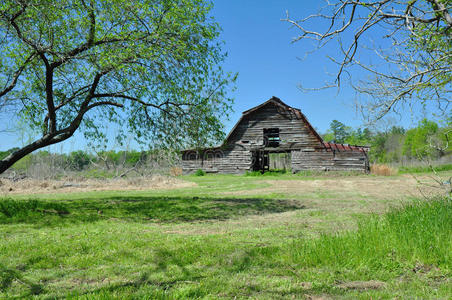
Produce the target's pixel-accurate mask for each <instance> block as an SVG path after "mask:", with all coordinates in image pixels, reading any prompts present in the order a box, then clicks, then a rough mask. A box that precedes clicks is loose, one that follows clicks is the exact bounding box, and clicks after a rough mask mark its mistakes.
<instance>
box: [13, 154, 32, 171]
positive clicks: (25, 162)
mask: <svg viewBox="0 0 452 300" xmlns="http://www.w3.org/2000/svg"><path fill="white" fill-rule="evenodd" d="M31 165H32V156H31V155H27V156H25V157H24V158H22V159H20V160H19V161H17V162H16V163H15V164H14V165H13V166H12V168H13V169H14V170H16V171H20V172H24V171H26V170H27V169H28V168H30V166H31Z"/></svg>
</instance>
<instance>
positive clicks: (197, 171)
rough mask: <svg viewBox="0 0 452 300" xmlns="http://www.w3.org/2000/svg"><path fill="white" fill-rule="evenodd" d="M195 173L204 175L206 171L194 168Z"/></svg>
mask: <svg viewBox="0 0 452 300" xmlns="http://www.w3.org/2000/svg"><path fill="white" fill-rule="evenodd" d="M195 175H196V176H204V175H206V172H204V171H203V170H202V169H198V170H196V172H195Z"/></svg>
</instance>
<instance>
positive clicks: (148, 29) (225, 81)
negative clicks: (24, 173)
mask: <svg viewBox="0 0 452 300" xmlns="http://www.w3.org/2000/svg"><path fill="white" fill-rule="evenodd" d="M210 8H211V5H210V4H209V3H208V2H207V1H206V2H204V1H202V0H181V1H178V2H177V3H174V2H173V1H166V0H140V1H138V0H132V1H130V0H75V1H71V2H70V3H66V2H65V1H61V2H60V1H50V2H49V1H44V0H6V1H3V2H2V3H1V4H0V41H1V43H0V53H1V56H0V103H1V106H0V113H1V112H2V111H1V110H2V108H4V107H6V106H8V108H9V111H8V114H10V117H11V119H14V118H17V119H19V118H20V119H23V120H25V121H26V122H27V123H28V124H29V125H30V126H31V127H32V128H33V129H35V130H36V129H37V130H39V131H40V132H41V136H40V137H39V138H37V139H36V140H35V141H34V142H32V143H30V144H29V145H26V146H24V147H22V148H21V149H19V150H17V151H15V152H13V153H11V154H10V155H9V156H8V157H6V158H5V159H3V160H1V161H0V173H2V172H4V171H5V170H7V169H8V168H9V167H11V166H12V165H13V164H14V163H15V162H16V161H18V160H19V159H21V158H22V157H24V156H25V155H27V154H29V153H31V152H32V151H35V150H37V149H40V148H43V147H45V146H49V145H52V144H55V143H59V142H61V141H64V140H66V139H68V138H70V137H71V136H72V135H73V134H74V132H76V131H77V130H83V132H84V133H85V136H87V137H91V138H94V139H103V138H105V134H103V133H102V131H101V130H100V129H102V128H107V127H108V126H111V124H113V123H117V124H118V126H119V127H120V129H121V132H122V135H127V134H131V133H133V134H135V136H136V139H137V141H138V142H142V143H144V142H149V141H153V142H154V144H158V145H161V146H172V147H177V146H181V145H187V144H189V143H193V139H194V138H198V137H199V136H200V135H201V136H204V137H205V139H204V142H207V143H212V142H216V141H218V140H219V139H221V138H222V136H223V131H222V129H223V127H222V125H221V122H220V119H221V118H223V117H224V116H225V115H226V116H227V114H228V112H229V111H230V109H231V102H232V99H230V98H228V97H227V95H226V93H227V90H228V85H229V84H230V83H231V82H233V81H234V80H235V77H233V76H231V75H230V74H225V73H224V72H223V71H222V69H221V67H220V63H221V62H222V61H223V59H224V57H225V54H224V53H223V52H222V51H221V49H220V44H219V43H218V42H217V41H216V39H217V38H218V35H219V27H218V25H217V24H216V23H215V22H213V21H212V20H211V19H210V18H209V17H208V13H209V10H210ZM11 109H12V110H11ZM3 113H5V112H3ZM193 124H196V126H198V127H197V128H192V126H193ZM123 128H124V130H123ZM182 132H185V133H186V134H181V133H182ZM195 133H196V134H195ZM120 137H121V136H120Z"/></svg>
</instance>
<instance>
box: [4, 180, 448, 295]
mask: <svg viewBox="0 0 452 300" xmlns="http://www.w3.org/2000/svg"><path fill="white" fill-rule="evenodd" d="M398 178H399V177H390V178H378V177H372V176H365V175H359V176H349V177H347V178H346V181H342V182H340V183H338V186H337V187H331V188H325V187H324V186H325V185H324V186H322V188H318V186H320V184H322V182H325V181H327V180H330V181H331V182H334V181H332V180H334V178H333V179H332V178H325V177H321V178H317V177H302V176H294V175H281V176H276V175H275V176H260V177H259V176H225V175H224V176H221V175H208V176H203V177H195V176H190V177H184V178H183V180H189V181H193V182H195V183H196V184H197V185H196V186H194V187H189V188H183V189H173V190H153V191H136V192H132V191H129V192H124V191H122V192H119V191H110V192H89V193H68V194H51V195H45V194H36V195H14V196H8V197H6V196H5V197H3V198H0V298H28V297H30V298H31V297H36V298H42V299H54V298H82V299H83V298H84V299H111V298H120V299H132V298H135V299H187V298H190V299H193V298H203V299H217V298H237V299H240V298H243V299H245V298H255V299H284V298H289V299H292V298H295V299H298V298H301V299H303V298H307V299H315V298H316V297H322V298H325V299H328V298H353V299H354V298H362V299H370V298H373V299H377V298H378V299H381V298H383V299H384V298H388V299H389V298H390V299H393V298H401V299H404V298H408V297H411V298H422V299H425V298H431V299H450V298H449V297H450V295H452V281H451V277H452V202H451V201H450V200H446V199H445V198H435V199H432V200H430V201H426V200H420V199H416V198H414V197H413V196H412V195H410V194H406V195H398V196H397V197H396V196H394V197H393V198H391V199H389V198H388V196H387V195H385V196H381V197H380V196H379V193H377V192H378V191H377V192H373V193H371V192H367V191H365V190H363V188H362V186H363V185H362V184H363V182H364V183H367V184H368V185H369V186H373V185H376V186H377V187H378V186H379V184H381V185H384V184H386V185H391V184H392V182H395V181H396V180H399V179H398ZM330 181H328V183H327V184H326V186H329V185H330V184H329V182H330ZM355 182H357V187H356V189H355V188H354V187H353V186H352V187H350V189H347V190H345V189H342V185H344V186H345V185H346V184H348V185H352V184H354V183H355ZM278 183H279V184H278ZM358 183H359V184H361V185H358ZM283 184H284V185H283ZM371 184H373V185H371ZM399 184H402V185H403V182H402V183H399ZM278 186H279V188H278ZM286 186H287V187H289V188H286ZM307 187H310V189H309V190H308V189H307ZM273 188H274V190H273ZM341 189H342V190H341ZM395 195H396V194H395Z"/></svg>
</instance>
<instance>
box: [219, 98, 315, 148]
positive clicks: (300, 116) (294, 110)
mask: <svg viewBox="0 0 452 300" xmlns="http://www.w3.org/2000/svg"><path fill="white" fill-rule="evenodd" d="M270 103H272V104H274V105H276V106H278V107H280V108H282V109H284V110H287V111H290V112H292V113H293V114H294V115H295V116H296V118H297V119H298V120H302V121H303V122H304V123H305V124H306V126H307V127H308V130H309V131H310V132H311V133H312V134H313V135H314V136H315V137H316V138H317V140H318V141H319V143H320V144H321V145H323V139H322V137H321V136H320V135H319V134H318V133H317V131H316V130H315V129H314V127H312V125H311V123H309V121H308V119H307V118H306V116H305V115H304V114H303V113H302V112H301V110H299V109H298V108H294V107H291V106H289V105H287V104H286V103H284V102H283V101H281V99H279V98H278V97H275V96H273V97H271V98H270V99H269V100H267V101H265V102H264V103H262V104H260V105H258V106H256V107H253V108H251V109H248V110H245V111H244V112H243V113H242V116H241V117H240V120H239V121H238V122H237V123H236V124H235V126H234V127H233V128H232V130H231V131H230V132H229V134H228V136H227V137H226V140H225V141H228V140H229V138H230V137H231V135H232V133H233V132H234V131H235V130H236V128H237V127H238V126H239V124H240V123H241V122H242V120H243V118H245V117H246V116H248V115H249V114H251V113H253V112H255V111H257V110H259V109H261V108H262V107H264V106H266V105H268V104H270Z"/></svg>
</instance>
